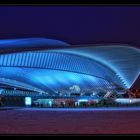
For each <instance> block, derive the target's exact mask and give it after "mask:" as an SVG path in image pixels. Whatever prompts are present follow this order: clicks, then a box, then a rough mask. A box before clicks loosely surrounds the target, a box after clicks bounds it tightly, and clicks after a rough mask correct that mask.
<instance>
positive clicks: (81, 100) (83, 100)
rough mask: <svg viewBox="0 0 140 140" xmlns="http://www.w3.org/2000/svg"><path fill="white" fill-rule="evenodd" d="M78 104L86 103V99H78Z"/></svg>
mask: <svg viewBox="0 0 140 140" xmlns="http://www.w3.org/2000/svg"><path fill="white" fill-rule="evenodd" d="M78 102H88V100H87V99H79V100H78Z"/></svg>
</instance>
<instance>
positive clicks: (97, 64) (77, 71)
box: [0, 38, 140, 95]
mask: <svg viewBox="0 0 140 140" xmlns="http://www.w3.org/2000/svg"><path fill="white" fill-rule="evenodd" d="M139 62H140V50H139V49H137V48H134V47H132V46H128V45H96V46H95V45H78V46H73V45H69V44H68V43H65V42H63V41H58V40H53V39H45V38H28V39H15V40H14V39H13V40H0V85H1V86H3V85H7V86H8V87H9V86H11V87H18V88H21V89H27V90H29V89H30V90H32V91H36V92H39V93H40V92H47V93H49V94H50V95H51V94H55V93H56V91H59V90H63V89H69V87H71V86H73V85H78V86H79V87H80V88H81V89H94V88H98V89H99V88H100V89H126V88H129V87H130V86H131V85H132V84H133V83H134V81H135V80H136V78H137V77H138V75H139V74H140V63H139Z"/></svg>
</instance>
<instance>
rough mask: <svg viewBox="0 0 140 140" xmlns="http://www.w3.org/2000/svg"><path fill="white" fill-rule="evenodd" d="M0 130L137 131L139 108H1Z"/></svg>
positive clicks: (132, 132) (134, 132) (58, 131)
mask: <svg viewBox="0 0 140 140" xmlns="http://www.w3.org/2000/svg"><path fill="white" fill-rule="evenodd" d="M0 134H140V108H123V109H121V108H114V109H113V108H99V109H94V108H93V109H33V108H19V109H12V110H11V109H9V110H3V109H1V110H0Z"/></svg>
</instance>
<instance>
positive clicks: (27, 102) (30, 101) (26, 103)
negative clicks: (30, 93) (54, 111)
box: [25, 97, 32, 106]
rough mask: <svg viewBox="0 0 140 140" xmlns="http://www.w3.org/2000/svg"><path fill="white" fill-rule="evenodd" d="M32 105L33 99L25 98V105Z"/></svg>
mask: <svg viewBox="0 0 140 140" xmlns="http://www.w3.org/2000/svg"><path fill="white" fill-rule="evenodd" d="M31 104H32V99H31V97H25V105H27V106H30V105H31Z"/></svg>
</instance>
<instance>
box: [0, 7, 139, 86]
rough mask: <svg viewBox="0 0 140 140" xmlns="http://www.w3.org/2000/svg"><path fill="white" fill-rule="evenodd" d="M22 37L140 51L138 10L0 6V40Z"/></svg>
mask: <svg viewBox="0 0 140 140" xmlns="http://www.w3.org/2000/svg"><path fill="white" fill-rule="evenodd" d="M23 37H24V38H25V37H46V38H52V39H53V38H54V39H58V40H63V41H66V42H68V43H70V44H94V43H116V42H117V43H127V44H132V45H135V46H137V47H140V6H1V7H0V38H1V39H3V38H5V39H7V38H23ZM139 83H140V80H138V81H137V82H136V84H135V86H136V87H140V86H139V85H138V84H139Z"/></svg>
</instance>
